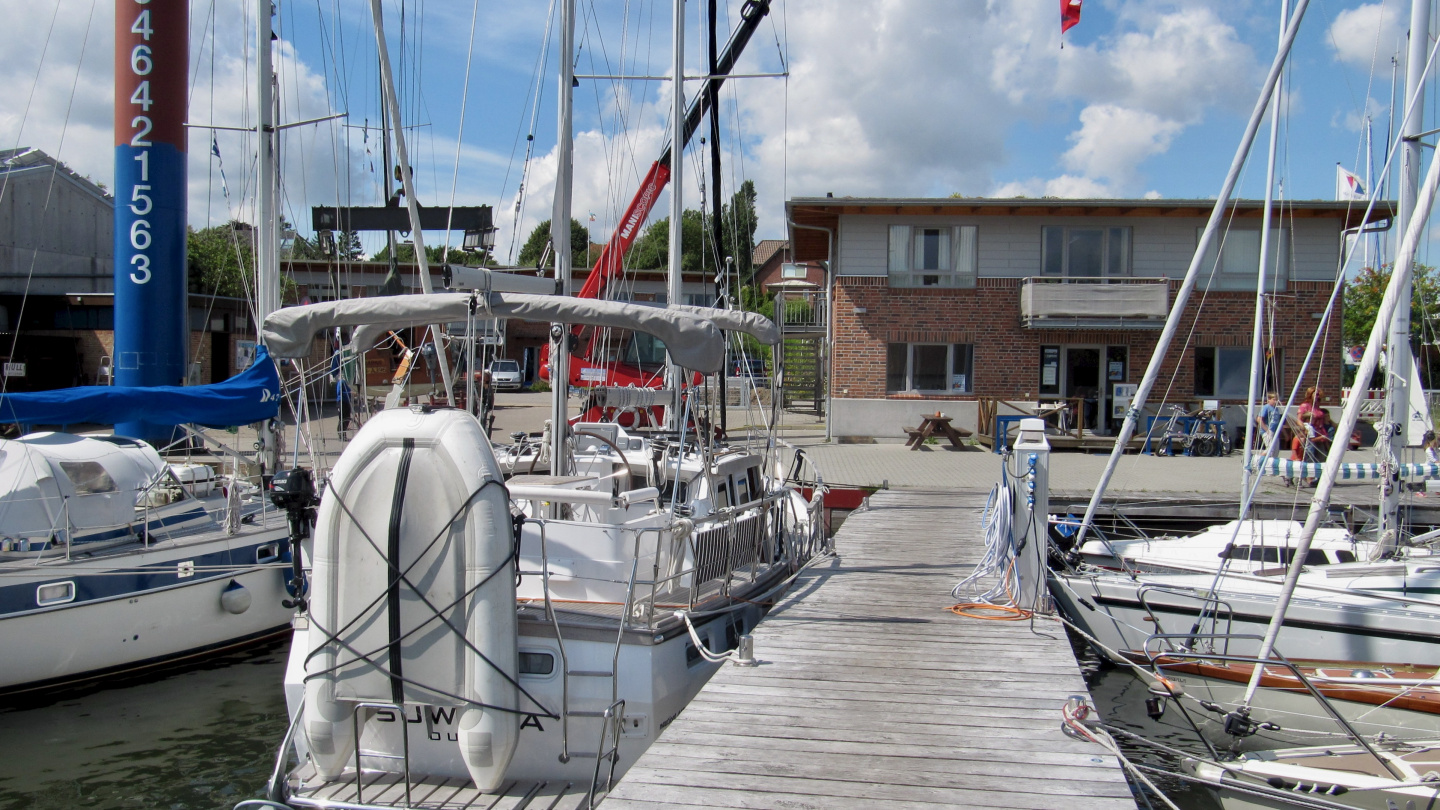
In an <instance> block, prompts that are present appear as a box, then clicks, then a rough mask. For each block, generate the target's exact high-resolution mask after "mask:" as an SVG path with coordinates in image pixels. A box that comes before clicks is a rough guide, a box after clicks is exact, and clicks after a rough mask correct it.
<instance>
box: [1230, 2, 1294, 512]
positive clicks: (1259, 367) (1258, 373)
mask: <svg viewBox="0 0 1440 810" xmlns="http://www.w3.org/2000/svg"><path fill="white" fill-rule="evenodd" d="M1289 20H1290V0H1280V36H1281V37H1282V39H1283V37H1284V36H1285V23H1286V22H1288V21H1289ZM1280 80H1281V81H1282V82H1283V81H1284V80H1285V70H1284V68H1283V67H1282V68H1281V70H1280ZM1279 140H1280V105H1279V104H1278V103H1277V104H1275V105H1274V109H1272V110H1271V111H1270V150H1269V154H1268V157H1267V161H1266V163H1265V213H1264V214H1263V216H1262V218H1261V221H1260V266H1259V268H1258V271H1257V272H1256V274H1255V326H1254V332H1253V333H1252V334H1251V336H1250V392H1249V396H1248V397H1247V398H1246V400H1245V466H1244V468H1243V470H1242V472H1241V474H1240V480H1241V482H1242V483H1241V486H1242V489H1241V491H1242V492H1249V491H1250V476H1251V475H1252V473H1251V471H1250V459H1251V458H1252V456H1253V455H1254V453H1255V450H1254V448H1255V411H1256V409H1257V408H1258V407H1259V402H1260V398H1261V397H1262V396H1264V395H1265V392H1264V391H1262V390H1261V388H1262V386H1263V385H1264V383H1265V369H1266V366H1267V364H1266V363H1265V347H1264V344H1263V339H1264V334H1263V330H1264V326H1265V294H1266V293H1268V292H1269V291H1270V290H1269V289H1268V281H1269V277H1270V234H1271V227H1270V226H1271V223H1272V221H1273V219H1274V212H1273V211H1272V210H1271V209H1272V207H1273V206H1274V203H1275V152H1276V147H1277V145H1278V144H1279ZM1271 384H1272V385H1275V384H1278V381H1276V382H1272V383H1271ZM1279 440H1280V431H1279V428H1276V431H1275V435H1274V436H1271V437H1270V441H1272V442H1275V441H1279ZM1242 508H1243V507H1242ZM1240 519H1241V520H1244V519H1245V515H1244V514H1241V515H1240Z"/></svg>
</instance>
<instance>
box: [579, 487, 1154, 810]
mask: <svg viewBox="0 0 1440 810" xmlns="http://www.w3.org/2000/svg"><path fill="white" fill-rule="evenodd" d="M986 494H987V493H984V492H975V491H958V492H957V491H954V490H951V491H947V492H916V491H904V492H898V491H882V492H878V493H876V494H875V495H873V496H872V497H871V498H870V509H868V510H865V511H859V512H856V513H854V514H852V515H851V516H850V517H849V519H848V520H847V521H846V523H845V525H844V527H843V528H842V529H841V531H840V533H839V535H838V537H837V547H838V551H839V555H840V558H839V559H838V560H835V561H832V562H831V563H830V564H828V565H826V566H819V567H817V568H815V569H812V570H811V571H810V572H807V574H806V575H805V576H804V577H803V578H802V579H801V580H800V581H798V582H797V583H796V585H795V587H794V588H793V589H792V590H791V592H790V593H789V594H788V595H787V596H786V597H785V599H784V600H782V601H781V603H780V604H779V605H777V606H776V608H775V610H774V611H772V612H771V613H770V615H769V616H768V617H767V618H766V619H765V620H764V621H763V622H761V624H760V626H759V627H757V628H756V629H755V631H754V633H753V636H754V639H755V657H756V658H757V659H759V660H760V661H761V662H762V664H761V665H760V666H757V667H753V668H744V667H737V666H731V665H728V664H727V665H725V666H724V667H723V668H722V669H721V670H720V671H719V672H718V673H717V674H716V675H715V677H714V679H713V680H711V681H710V683H709V685H707V686H706V687H705V689H704V690H703V691H702V692H701V693H700V695H699V696H698V697H697V698H696V699H695V701H694V702H693V703H691V704H690V705H689V706H688V707H687V708H686V709H685V710H684V712H682V713H681V715H680V716H679V718H678V719H676V720H675V722H673V723H672V724H671V725H670V726H669V727H668V728H667V729H666V730H665V731H664V733H662V734H661V736H660V738H659V740H658V741H656V743H655V744H654V745H653V746H651V748H650V749H649V750H648V751H647V752H646V753H645V754H644V756H642V757H641V758H640V761H639V762H638V763H636V764H635V766H634V767H632V768H631V769H630V771H629V772H628V773H627V774H626V775H625V777H624V778H623V779H622V780H621V782H620V784H619V785H618V786H616V788H615V789H614V791H613V792H612V793H611V794H610V796H609V797H608V798H607V799H606V800H605V803H604V806H605V807H606V808H636V809H637V810H642V809H644V808H653V807H659V806H671V807H674V806H697V807H700V806H703V807H744V808H817V810H818V809H819V808H824V810H843V809H844V808H873V807H901V808H940V807H995V808H1054V807H1060V806H1063V807H1065V808H1066V809H1067V810H1090V809H1091V808H1094V809H1095V810H1100V809H1101V808H1105V809H1106V810H1109V809H1110V808H1115V809H1116V810H1121V809H1123V810H1133V809H1134V808H1135V801H1134V799H1133V798H1132V797H1131V793H1130V789H1129V787H1128V785H1127V784H1126V782H1125V779H1124V777H1123V776H1122V774H1121V771H1120V767H1119V765H1118V764H1117V763H1116V761H1115V760H1114V759H1113V758H1112V757H1108V756H1104V755H1103V754H1102V752H1101V751H1100V749H1099V748H1097V747H1095V746H1092V745H1089V744H1086V743H1082V742H1078V741H1076V740H1073V739H1071V738H1069V737H1067V736H1065V735H1064V734H1063V733H1061V731H1060V706H1061V704H1063V703H1064V702H1065V699H1066V698H1067V697H1068V696H1069V695H1072V694H1084V693H1085V684H1084V682H1083V680H1082V678H1081V676H1080V672H1079V669H1078V667H1077V665H1076V663H1075V659H1074V656H1073V654H1072V652H1071V649H1070V644H1069V642H1068V641H1067V640H1066V637H1065V634H1064V632H1063V630H1062V629H1061V628H1060V626H1059V625H1058V624H1056V623H1054V622H1050V621H1038V622H1037V623H1036V628H1035V630H1036V632H1032V631H1031V626H1030V622H1028V621H1021V622H999V621H978V620H972V619H967V618H963V617H960V616H956V615H955V614H953V613H950V612H948V611H946V610H945V608H946V607H948V606H950V605H951V604H952V603H953V602H954V601H955V600H954V599H953V598H951V596H950V589H951V588H952V587H953V586H954V584H955V583H956V582H957V581H959V580H960V579H961V578H962V577H963V576H964V575H965V574H967V573H968V572H969V570H970V569H971V567H972V566H973V565H974V563H975V562H976V561H977V560H979V559H980V557H981V555H982V554H983V553H984V548H983V540H982V539H981V532H980V515H981V510H982V508H983V505H984V501H985V495H986Z"/></svg>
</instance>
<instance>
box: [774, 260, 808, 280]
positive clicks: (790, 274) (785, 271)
mask: <svg viewBox="0 0 1440 810" xmlns="http://www.w3.org/2000/svg"><path fill="white" fill-rule="evenodd" d="M805 270H806V268H805V265H803V264H795V263H794V262H785V263H784V264H782V265H780V278H798V279H801V280H802V281H803V280H804V279H805Z"/></svg>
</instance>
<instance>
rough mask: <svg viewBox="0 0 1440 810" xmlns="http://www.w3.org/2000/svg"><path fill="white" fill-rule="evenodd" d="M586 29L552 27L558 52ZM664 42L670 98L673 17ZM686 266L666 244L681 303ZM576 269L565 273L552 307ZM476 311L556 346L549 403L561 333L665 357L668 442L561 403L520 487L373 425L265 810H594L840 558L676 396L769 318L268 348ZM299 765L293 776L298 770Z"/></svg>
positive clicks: (613, 305)
mask: <svg viewBox="0 0 1440 810" xmlns="http://www.w3.org/2000/svg"><path fill="white" fill-rule="evenodd" d="M573 10H574V2H573V0H567V2H565V3H563V4H562V20H563V23H562V27H561V32H562V33H561V36H562V42H563V47H562V53H564V54H568V53H569V52H570V48H571V46H572V44H573V36H574V34H573V31H574V15H573ZM675 26H676V46H677V53H676V57H675V59H676V66H677V67H676V74H677V77H678V76H679V73H680V70H679V65H680V64H681V61H682V55H681V52H680V46H681V44H682V43H683V15H682V14H681V13H680V9H679V4H677V9H676V20H675ZM381 36H383V35H381ZM571 85H572V80H571V67H570V60H569V58H568V57H562V58H561V75H560V99H561V102H560V103H561V111H560V124H561V125H560V128H559V129H560V132H561V139H562V140H561V146H560V149H559V150H558V151H559V157H560V166H561V167H562V175H561V180H560V182H559V183H558V184H557V199H556V204H555V213H554V216H553V218H552V222H553V223H556V226H555V231H554V233H553V234H552V236H553V238H554V240H555V242H556V243H557V244H568V241H569V240H568V236H567V235H566V234H565V233H564V224H568V223H569V221H570V211H569V196H568V194H569V180H568V172H569V163H570V160H569V148H568V137H569V100H570V95H571ZM676 93H677V95H682V94H681V92H680V85H679V80H678V78H677V82H676ZM680 101H681V99H678V98H677V99H676V104H677V109H681V108H680V107H679V106H678V105H679V103H680ZM680 117H681V116H679V115H677V121H678V119H679V118H680ZM402 137H403V134H401V133H397V140H399V139H400V138H402ZM675 151H676V153H677V155H676V159H677V160H678V153H679V152H680V150H678V149H677V150H675ZM402 165H403V158H402ZM676 174H677V180H678V175H679V173H678V172H677V173H676ZM672 193H673V194H674V196H675V205H676V206H678V205H679V201H680V196H681V195H680V190H679V188H678V187H677V188H676V189H675V190H674V191H673V192H672ZM412 199H413V197H412ZM678 219H679V216H678V211H677V213H676V216H675V220H672V221H678ZM678 232H679V229H678V228H677V229H675V233H676V234H677V238H678ZM419 253H420V250H419V249H418V246H417V255H418V254H419ZM679 254H680V251H679V245H678V243H672V246H671V262H672V285H678V262H679ZM568 265H569V257H568V251H560V252H559V255H558V256H557V273H558V274H559V276H560V279H561V284H562V288H563V287H564V286H565V282H567V281H568V272H569V266H568ZM482 272H488V271H482ZM484 286H485V287H486V288H487V289H494V288H493V287H490V286H489V285H484ZM676 298H678V294H676V295H672V297H671V300H675V299H676ZM467 312H468V313H476V312H479V313H482V314H483V316H484V317H487V318H490V317H498V318H510V319H527V320H534V321H541V322H549V323H552V324H554V325H555V326H554V327H552V334H553V335H555V336H556V337H557V339H556V340H555V341H553V342H552V344H551V358H552V364H553V365H552V377H553V378H554V379H557V380H565V379H567V378H568V374H567V372H566V369H565V363H566V359H567V351H566V341H564V340H561V339H558V338H559V337H560V336H563V335H564V334H566V333H567V332H568V329H569V327H571V326H575V325H588V326H602V327H613V328H622V329H627V330H633V331H637V332H643V333H646V334H649V335H653V336H655V337H658V338H659V339H660V340H661V341H663V343H664V344H665V347H666V349H667V353H668V362H669V365H670V369H671V371H670V374H669V375H668V379H669V381H670V383H671V389H670V392H669V403H668V404H669V407H668V414H667V416H668V420H667V424H668V429H667V430H665V431H661V432H659V433H651V434H647V435H646V436H644V437H640V436H635V435H631V434H630V433H628V432H626V431H625V430H624V429H623V428H621V427H620V426H618V425H614V424H604V423H581V424H578V425H575V426H573V429H572V427H571V425H570V424H569V423H568V421H567V419H566V401H567V397H566V393H565V386H563V385H557V386H556V388H557V389H558V391H557V393H556V396H555V402H554V408H553V412H552V419H551V426H552V427H551V435H550V446H549V450H548V452H549V455H548V458H549V469H548V470H546V474H543V475H532V474H518V475H510V476H509V477H508V478H507V476H506V472H507V471H506V470H504V469H502V467H501V464H500V463H498V462H497V460H496V455H495V451H494V448H493V447H492V446H491V444H490V442H489V440H488V438H487V436H486V433H485V431H484V430H483V429H482V428H481V426H480V424H479V422H478V421H477V420H476V419H475V418H474V417H473V416H471V415H470V414H467V413H464V412H462V411H455V410H445V409H440V410H430V409H423V408H413V409H408V410H407V409H399V410H390V411H385V412H383V413H381V414H380V415H378V416H376V417H374V418H372V419H371V420H370V421H369V422H368V423H367V424H366V425H365V427H364V428H363V429H362V430H361V431H360V432H359V433H358V434H357V435H356V437H355V439H354V440H353V441H352V442H351V444H350V446H349V447H348V448H347V449H346V451H345V453H344V454H343V455H342V457H341V459H340V461H339V463H338V464H337V465H336V468H335V471H334V475H333V476H332V478H331V479H330V481H329V485H328V486H327V487H326V489H325V491H324V495H323V497H322V498H321V500H320V506H319V515H318V520H317V523H316V526H315V531H314V541H313V553H312V557H311V559H312V560H313V581H314V592H313V595H312V600H311V602H310V610H309V613H308V614H307V615H306V616H304V617H302V619H301V620H300V621H298V622H297V624H296V630H295V636H294V641H293V646H292V651H291V657H290V662H289V666H288V668H287V672H286V677H285V686H286V695H287V702H288V703H289V707H290V713H291V717H292V723H291V731H290V734H289V735H287V738H286V740H285V741H284V742H283V743H282V746H281V750H280V753H279V759H278V761H277V769H276V772H275V775H274V778H272V781H271V784H270V789H269V794H268V798H269V800H270V801H273V802H276V803H281V804H283V805H285V806H289V807H293V808H300V807H328V806H337V804H338V805H343V806H366V807H370V806H385V807H413V806H419V803H420V802H421V801H422V800H424V801H437V800H436V799H433V798H426V797H434V796H442V794H443V797H450V798H443V797H442V798H441V799H439V800H438V801H442V802H443V801H449V800H451V799H453V800H455V801H458V802H460V803H463V802H465V801H474V800H475V798H476V795H477V793H476V792H477V791H478V792H484V793H497V792H498V793H515V795H522V794H523V795H524V796H529V797H533V796H535V795H545V796H557V795H563V796H570V797H572V798H571V800H570V801H572V802H573V801H574V797H576V796H578V797H579V799H580V800H581V801H584V802H586V803H593V801H594V799H595V798H596V796H597V795H598V794H599V793H600V792H603V791H604V790H605V786H607V785H608V784H609V783H610V782H611V781H612V780H613V779H614V778H615V777H618V776H620V775H621V774H623V773H624V771H625V770H626V769H627V768H628V767H629V766H630V765H631V764H633V763H634V761H635V760H636V758H638V756H639V754H640V752H642V751H644V750H645V748H646V747H648V745H649V744H650V743H651V742H652V741H653V740H654V739H655V738H656V736H657V735H658V734H659V733H660V732H661V731H662V730H663V729H664V728H665V727H666V726H667V725H668V724H669V723H670V722H671V721H672V720H673V719H674V718H675V717H676V716H677V715H678V714H679V712H680V711H681V709H683V708H684V706H685V705H686V703H688V701H689V700H690V699H691V698H692V697H693V696H694V695H695V693H696V692H697V691H698V690H699V689H700V687H701V686H702V685H703V684H704V682H705V681H706V680H707V679H708V678H709V677H710V675H711V674H712V673H713V672H714V671H715V669H716V668H717V667H718V666H719V665H720V664H721V663H722V662H724V661H727V660H734V661H737V662H745V661H747V660H748V654H747V653H746V645H745V644H744V643H743V642H744V639H745V636H746V634H747V633H748V632H749V630H750V629H751V628H752V627H754V625H755V623H756V622H758V621H759V620H760V619H761V617H763V616H764V614H765V612H766V611H767V610H768V606H769V605H770V604H773V600H774V599H775V598H776V597H777V595H778V594H779V593H780V592H781V591H782V590H783V589H784V588H785V586H786V585H787V584H788V583H789V582H790V581H791V580H792V579H793V578H794V576H795V575H796V574H797V573H798V572H799V571H800V570H801V568H803V567H804V566H805V565H807V564H808V563H809V562H810V561H811V560H813V559H814V558H815V557H816V556H817V555H819V554H822V553H824V552H825V550H826V548H825V543H826V541H825V538H824V534H823V528H822V525H823V524H822V521H821V519H820V513H819V510H820V500H819V498H820V494H819V493H818V492H817V494H816V495H815V497H814V499H813V500H808V501H807V500H806V499H805V498H804V497H803V496H802V495H801V494H800V492H799V491H798V490H797V489H796V488H794V487H792V486H788V485H787V484H786V482H785V481H784V477H783V475H782V473H781V468H780V466H779V464H778V459H777V457H776V455H775V454H774V453H773V452H767V450H768V451H773V444H772V445H769V446H768V447H767V448H762V449H760V450H753V449H750V448H747V447H741V446H726V445H722V444H717V443H716V442H715V439H714V437H713V436H712V435H710V433H709V432H708V431H701V430H697V428H696V426H697V425H699V424H701V423H702V420H701V419H699V418H698V416H699V414H698V410H699V407H700V406H699V405H698V404H697V400H698V397H697V392H696V391H695V390H694V389H693V388H690V389H687V388H686V387H685V386H684V383H685V381H686V380H687V379H688V378H689V377H690V376H691V375H692V374H694V373H696V372H698V373H700V374H704V375H711V374H715V373H717V372H720V371H721V370H722V369H723V366H724V355H725V349H724V338H723V337H722V335H721V333H720V330H719V329H718V328H717V325H718V324H724V328H726V329H739V330H741V331H745V332H747V333H748V334H750V335H752V336H754V337H756V338H758V339H760V340H761V341H762V342H766V343H769V344H771V345H773V344H775V343H777V342H778V341H779V331H778V329H776V327H775V326H774V324H773V323H770V322H769V321H768V320H767V319H765V318H763V317H761V316H758V315H747V314H743V313H724V312H721V311H718V310H717V311H708V310H697V309H696V308H686V307H663V308H661V307H648V306H641V305H636V304H628V303H620V302H614V301H603V300H594V299H577V298H568V297H559V296H540V295H526V294H515V293H506V292H482V293H476V294H473V295H464V294H437V295H423V296H421V295H416V296H399V297H396V298H388V299H363V300H357V301H344V302H332V303H327V304H321V305H315V306H309V307H295V308H290V309H286V310H282V311H280V312H278V313H276V314H275V315H274V316H272V317H271V318H270V319H269V320H267V322H266V325H265V330H266V334H267V339H268V342H269V345H270V346H271V348H272V350H274V351H276V352H277V353H280V354H284V353H286V352H290V351H294V352H300V351H304V350H305V349H306V347H308V345H309V340H310V338H311V336H312V335H313V334H314V332H315V331H316V330H317V329H323V328H331V327H334V326H359V325H362V324H377V325H384V326H386V327H390V328H396V327H400V326H420V325H424V324H428V323H443V322H455V321H457V320H462V319H464V317H465V316H466V313H467ZM357 331H359V330H357ZM363 337H364V336H363V334H362V335H361V336H360V338H357V339H359V340H362V343H363ZM510 472H513V470H511V471H510ZM292 753H293V754H294V756H295V757H296V760H297V762H298V763H299V764H298V765H297V767H295V768H294V769H291V770H289V771H288V773H287V772H286V769H285V766H286V764H287V763H288V762H289V757H290V756H291V754H292ZM426 806H429V805H426Z"/></svg>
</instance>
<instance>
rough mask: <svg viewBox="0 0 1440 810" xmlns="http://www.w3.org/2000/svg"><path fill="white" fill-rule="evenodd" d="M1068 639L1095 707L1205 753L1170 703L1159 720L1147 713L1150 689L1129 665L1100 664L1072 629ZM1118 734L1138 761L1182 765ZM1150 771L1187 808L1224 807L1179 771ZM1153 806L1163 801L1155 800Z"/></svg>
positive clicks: (1140, 730) (1122, 723)
mask: <svg viewBox="0 0 1440 810" xmlns="http://www.w3.org/2000/svg"><path fill="white" fill-rule="evenodd" d="M1070 643H1071V644H1072V646H1074V648H1075V657H1076V658H1077V659H1078V660H1079V661H1080V670H1081V672H1082V673H1084V675H1085V684H1086V686H1088V687H1089V688H1090V697H1091V699H1092V700H1093V701H1094V703H1095V708H1096V709H1097V710H1099V712H1100V716H1101V717H1103V718H1105V721H1106V722H1107V723H1109V724H1110V725H1113V726H1116V727H1117V728H1122V729H1124V730H1126V731H1129V732H1131V733H1134V734H1139V735H1141V736H1144V737H1145V738H1146V739H1151V740H1155V741H1156V742H1160V743H1164V744H1165V745H1168V746H1170V747H1172V748H1178V749H1180V750H1182V751H1193V752H1195V753H1196V754H1206V750H1205V746H1204V745H1203V744H1202V743H1201V742H1200V740H1199V738H1198V737H1197V736H1196V734H1195V732H1194V730H1193V729H1191V727H1190V726H1189V725H1188V724H1187V723H1186V722H1185V719H1184V717H1183V716H1182V715H1181V714H1180V712H1178V711H1176V710H1175V709H1173V708H1172V709H1170V710H1169V711H1167V712H1165V714H1164V715H1163V716H1161V718H1160V719H1159V720H1158V721H1157V720H1151V719H1150V717H1149V715H1147V714H1145V698H1147V697H1149V690H1148V688H1147V687H1146V684H1145V682H1144V681H1142V680H1140V679H1139V678H1138V677H1136V676H1135V674H1134V673H1133V672H1132V671H1131V670H1130V669H1129V668H1122V667H1115V666H1111V665H1109V664H1102V662H1101V659H1100V657H1099V656H1098V655H1096V654H1095V652H1094V651H1093V650H1091V649H1090V647H1089V645H1087V644H1086V643H1085V642H1084V641H1082V640H1080V639H1079V638H1078V637H1076V636H1075V635H1074V634H1071V636H1070ZM1116 740H1118V741H1119V743H1120V747H1121V749H1122V750H1124V751H1125V755H1126V757H1127V758H1128V759H1129V760H1130V761H1131V762H1134V763H1136V764H1137V765H1149V766H1151V767H1153V768H1161V769H1163V770H1165V771H1167V772H1171V773H1174V772H1177V771H1178V770H1179V765H1180V763H1179V762H1178V761H1177V760H1176V759H1175V758H1174V757H1172V756H1170V755H1168V754H1165V753H1162V752H1159V751H1156V750H1155V749H1153V748H1148V747H1143V746H1138V745H1136V744H1135V743H1133V742H1130V741H1127V740H1126V739H1125V738H1124V737H1120V736H1119V735H1116ZM1146 775H1147V776H1149V777H1150V781H1152V782H1154V783H1155V786H1156V787H1158V788H1160V789H1161V790H1163V791H1164V792H1165V795H1166V796H1168V797H1170V800H1171V801H1173V802H1175V804H1177V805H1179V806H1180V807H1181V808H1183V810H1219V808H1220V804H1219V803H1218V802H1216V801H1215V799H1214V798H1213V797H1212V796H1211V795H1210V793H1209V791H1206V790H1205V789H1204V788H1201V787H1198V786H1196V785H1194V784H1191V783H1189V782H1185V781H1183V780H1181V779H1178V778H1175V777H1167V776H1159V775H1156V774H1153V773H1151V774H1146ZM1152 801H1153V799H1152ZM1155 806H1157V807H1159V806H1161V805H1160V803H1159V802H1156V803H1155Z"/></svg>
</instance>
